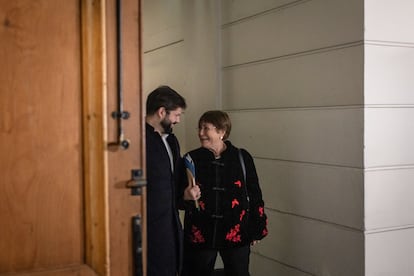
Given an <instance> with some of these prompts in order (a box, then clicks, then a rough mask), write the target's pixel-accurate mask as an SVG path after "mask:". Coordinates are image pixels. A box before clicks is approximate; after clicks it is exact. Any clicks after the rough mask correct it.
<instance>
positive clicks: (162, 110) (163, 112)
mask: <svg viewBox="0 0 414 276" xmlns="http://www.w3.org/2000/svg"><path fill="white" fill-rule="evenodd" d="M166 114H167V110H166V109H165V107H163V106H161V107H160V108H158V110H157V115H158V116H159V117H160V118H164V117H165V115H166Z"/></svg>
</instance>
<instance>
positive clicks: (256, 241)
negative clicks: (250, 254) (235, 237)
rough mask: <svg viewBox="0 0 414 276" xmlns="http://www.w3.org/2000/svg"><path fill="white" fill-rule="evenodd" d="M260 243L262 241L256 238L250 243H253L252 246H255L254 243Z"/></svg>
mask: <svg viewBox="0 0 414 276" xmlns="http://www.w3.org/2000/svg"><path fill="white" fill-rule="evenodd" d="M258 243H260V241H258V240H254V241H252V242H251V243H250V245H251V246H254V245H256V244H258Z"/></svg>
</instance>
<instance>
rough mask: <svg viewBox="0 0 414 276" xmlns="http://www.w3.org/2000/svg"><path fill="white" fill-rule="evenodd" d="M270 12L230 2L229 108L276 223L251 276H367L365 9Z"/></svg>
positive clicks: (265, 5) (290, 7)
mask: <svg viewBox="0 0 414 276" xmlns="http://www.w3.org/2000/svg"><path fill="white" fill-rule="evenodd" d="M261 3H262V4H261V5H260V4H258V5H253V4H251V2H249V1H222V7H223V9H222V18H223V26H222V60H223V70H222V99H223V100H222V103H223V109H224V110H227V111H228V112H229V114H230V116H231V119H232V122H233V130H232V134H231V136H230V139H231V140H232V141H233V143H235V144H236V145H238V146H240V147H244V148H246V149H248V150H249V151H250V152H251V153H252V154H253V156H254V157H255V161H256V166H257V170H258V172H259V176H260V180H261V186H262V190H263V194H264V199H265V202H266V207H267V214H268V216H269V236H268V237H267V238H266V239H265V240H264V241H263V242H262V243H260V245H259V246H257V247H255V248H254V249H253V251H254V254H253V257H252V260H251V262H252V264H251V268H252V269H251V273H252V275H296V274H297V275H302V274H305V275H309V274H310V275H344V276H348V275H354V276H357V275H363V273H364V235H363V230H364V221H363V220H364V212H363V208H364V182H363V181H364V177H363V162H364V161H363V157H364V155H363V148H364V144H363V143H364V139H363V137H364V136H363V133H364V126H363V123H364V117H363V116H364V109H363V104H364V103H363V100H364V95H363V89H364V83H363V80H364V77H363V76H364V75H363V72H364V64H363V53H364V47H363V25H362V22H363V3H362V2H361V1H354V0H353V1H346V2H344V1H264V2H261ZM270 268H272V269H275V271H279V273H280V274H277V273H276V272H275V273H274V274H272V273H270V274H266V273H269V272H268V271H270Z"/></svg>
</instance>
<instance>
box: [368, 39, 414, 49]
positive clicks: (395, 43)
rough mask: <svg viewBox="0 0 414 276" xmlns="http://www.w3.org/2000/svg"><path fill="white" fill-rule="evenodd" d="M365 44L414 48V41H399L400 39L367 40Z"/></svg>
mask: <svg viewBox="0 0 414 276" xmlns="http://www.w3.org/2000/svg"><path fill="white" fill-rule="evenodd" d="M365 44H366V45H374V46H387V47H402V48H414V43H412V42H399V41H387V40H365Z"/></svg>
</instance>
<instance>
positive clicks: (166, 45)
mask: <svg viewBox="0 0 414 276" xmlns="http://www.w3.org/2000/svg"><path fill="white" fill-rule="evenodd" d="M181 42H184V39H180V40H176V41H173V42H170V43H167V44H164V45H161V46H158V47H156V48H153V49H150V50H147V51H144V54H148V53H151V52H154V51H157V50H160V49H162V48H166V47H169V46H172V45H175V44H178V43H181Z"/></svg>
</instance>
